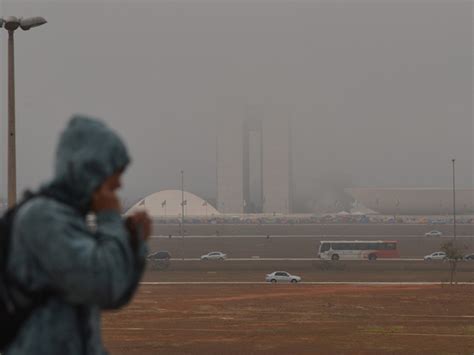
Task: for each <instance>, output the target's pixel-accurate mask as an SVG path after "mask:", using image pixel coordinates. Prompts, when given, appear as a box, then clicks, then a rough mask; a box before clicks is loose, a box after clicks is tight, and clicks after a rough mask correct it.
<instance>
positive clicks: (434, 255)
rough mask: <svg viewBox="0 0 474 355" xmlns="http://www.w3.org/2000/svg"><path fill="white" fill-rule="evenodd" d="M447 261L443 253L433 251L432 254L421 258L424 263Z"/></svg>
mask: <svg viewBox="0 0 474 355" xmlns="http://www.w3.org/2000/svg"><path fill="white" fill-rule="evenodd" d="M447 259H448V257H447V256H446V253H445V252H444V251H435V252H434V253H431V254H429V255H425V257H424V258H423V260H425V261H434V260H442V261H445V260H447Z"/></svg>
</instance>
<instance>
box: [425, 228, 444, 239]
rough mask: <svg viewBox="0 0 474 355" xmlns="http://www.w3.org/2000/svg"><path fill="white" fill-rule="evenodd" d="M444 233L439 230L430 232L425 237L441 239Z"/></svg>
mask: <svg viewBox="0 0 474 355" xmlns="http://www.w3.org/2000/svg"><path fill="white" fill-rule="evenodd" d="M442 235H443V233H441V232H440V231H437V230H433V231H430V232H428V233H425V237H441V236H442Z"/></svg>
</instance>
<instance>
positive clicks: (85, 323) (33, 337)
mask: <svg viewBox="0 0 474 355" xmlns="http://www.w3.org/2000/svg"><path fill="white" fill-rule="evenodd" d="M128 163H129V156H128V153H127V149H126V147H125V145H124V144H123V142H122V140H121V139H120V138H119V137H118V136H117V135H116V134H115V133H114V132H113V131H111V130H110V129H109V128H107V126H105V125H104V124H103V123H101V122H100V121H97V120H94V119H91V118H87V117H81V116H75V117H73V118H72V119H71V121H70V122H69V125H68V126H67V128H66V129H65V131H64V132H63V133H62V135H61V138H60V142H59V145H58V148H57V153H56V163H55V175H54V178H53V180H52V182H50V183H49V184H47V185H45V186H43V187H42V189H43V190H45V191H46V192H47V194H48V196H52V198H51V197H36V198H34V199H32V200H30V201H28V202H27V203H26V204H25V205H24V206H22V208H20V210H19V212H18V213H17V215H16V217H15V221H14V225H13V238H12V244H11V248H12V249H11V251H10V252H11V254H10V258H9V264H8V272H9V273H10V275H12V276H13V277H14V278H15V279H16V280H17V281H18V282H19V283H20V284H22V285H23V286H24V287H26V288H27V289H29V290H31V291H38V290H48V291H49V292H51V296H49V297H48V299H47V301H46V302H45V303H44V304H43V305H41V306H39V307H38V308H36V309H35V310H34V311H33V313H32V314H31V316H30V318H29V319H28V320H27V321H26V322H25V323H24V324H23V326H22V328H21V330H20V332H19V334H18V336H17V338H16V339H15V340H14V342H13V343H12V344H10V346H9V347H8V349H7V351H6V354H9V355H14V354H21V355H25V354H36V355H55V354H58V355H59V354H61V355H63V354H69V355H75V354H104V353H106V351H105V349H104V347H103V345H102V341H101V330H100V311H101V309H115V308H119V307H120V306H122V305H124V304H126V303H127V302H128V301H129V300H130V298H131V296H132V294H133V292H134V291H135V289H136V287H137V285H138V282H139V280H140V277H141V275H142V272H143V269H144V265H145V255H146V246H145V243H144V241H143V240H141V239H140V238H137V239H138V243H133V245H132V243H131V242H130V240H131V238H130V237H131V236H130V235H129V232H128V230H127V229H126V228H125V226H124V223H123V221H122V218H121V216H120V214H119V213H117V212H115V211H102V212H99V213H98V214H97V226H96V228H95V230H91V228H90V227H88V225H87V224H86V220H85V217H86V213H87V212H88V210H89V207H90V203H91V198H92V193H93V191H94V190H96V189H97V188H98V187H99V186H100V185H101V183H102V182H103V181H104V180H105V179H106V178H107V177H109V176H110V175H112V174H113V173H115V172H117V171H120V170H121V169H124V168H125V167H126V166H127V164H128Z"/></svg>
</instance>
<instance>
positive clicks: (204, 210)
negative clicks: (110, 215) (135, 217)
mask: <svg viewBox="0 0 474 355" xmlns="http://www.w3.org/2000/svg"><path fill="white" fill-rule="evenodd" d="M182 200H183V198H182V192H181V190H163V191H159V192H156V193H154V194H151V195H148V196H147V197H145V198H144V199H142V200H140V201H139V202H137V203H136V204H135V205H134V206H132V207H131V208H130V209H129V210H128V211H127V212H126V214H128V213H130V212H132V211H134V210H136V209H139V208H145V209H146V211H147V212H148V214H150V216H151V217H181V213H182ZM218 214H219V212H218V211H217V210H216V209H215V208H214V207H213V206H212V205H211V204H210V203H208V202H207V201H205V200H204V199H202V198H200V197H199V196H196V195H195V194H193V193H191V192H187V191H184V215H185V216H213V215H218Z"/></svg>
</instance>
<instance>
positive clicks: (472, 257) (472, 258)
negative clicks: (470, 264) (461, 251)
mask: <svg viewBox="0 0 474 355" xmlns="http://www.w3.org/2000/svg"><path fill="white" fill-rule="evenodd" d="M463 259H464V260H466V261H474V253H472V254H467V255H464V258H463Z"/></svg>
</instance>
